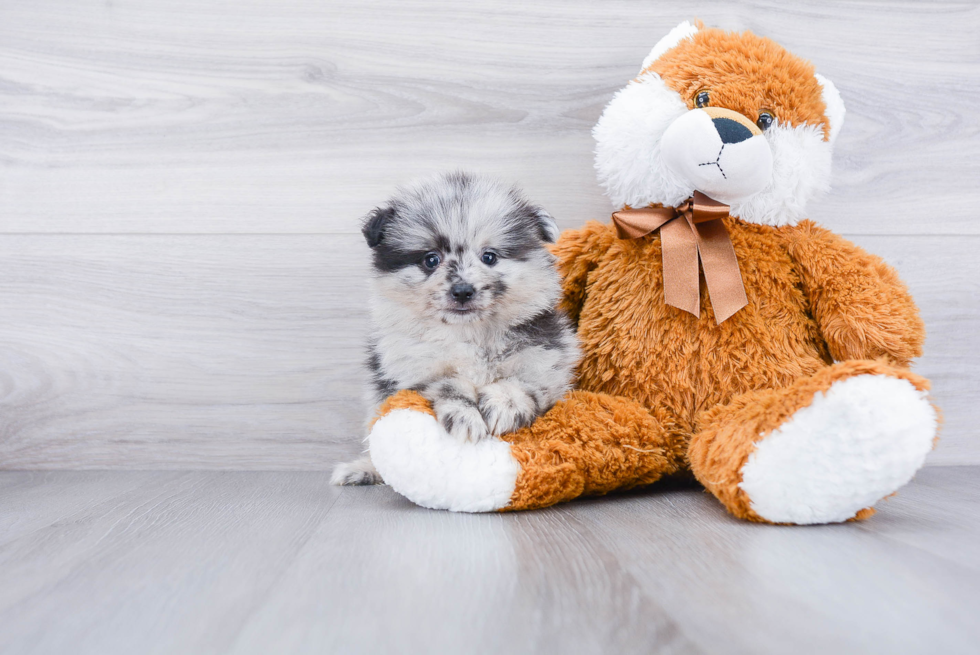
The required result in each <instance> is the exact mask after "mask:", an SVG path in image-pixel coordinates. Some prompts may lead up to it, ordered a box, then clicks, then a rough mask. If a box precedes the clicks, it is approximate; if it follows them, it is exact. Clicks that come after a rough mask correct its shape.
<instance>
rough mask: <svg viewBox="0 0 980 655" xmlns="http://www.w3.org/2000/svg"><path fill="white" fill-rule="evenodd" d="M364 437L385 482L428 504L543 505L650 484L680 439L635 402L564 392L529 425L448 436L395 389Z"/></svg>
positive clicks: (680, 453) (669, 462)
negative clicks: (476, 437)
mask: <svg viewBox="0 0 980 655" xmlns="http://www.w3.org/2000/svg"><path fill="white" fill-rule="evenodd" d="M379 414H380V418H379V419H378V420H377V422H376V423H375V424H374V426H373V427H372V430H371V434H370V436H369V437H368V439H369V443H370V450H371V457H372V459H373V460H374V463H375V466H377V468H378V471H379V472H380V473H381V476H382V477H383V478H384V480H385V482H387V483H388V484H390V485H391V486H392V487H393V488H394V489H395V491H397V492H398V493H400V494H402V495H403V496H405V497H407V498H408V499H409V500H411V501H413V502H415V503H417V504H419V505H422V506H424V507H430V508H433V509H448V510H452V511H462V512H486V511H494V510H518V509H532V508H538V507H547V506H548V505H553V504H555V503H559V502H562V501H566V500H571V499H572V498H576V497H578V496H581V495H585V494H603V493H607V492H609V491H612V490H614V489H621V488H629V487H634V486H637V485H643V484H650V483H652V482H655V481H656V480H658V479H659V478H660V477H662V476H663V475H665V474H668V473H672V472H674V471H676V470H678V468H679V467H680V465H681V462H682V460H683V458H684V456H685V454H686V446H685V442H684V441H683V440H681V439H677V438H676V437H675V436H673V435H672V434H671V433H669V432H668V431H666V430H665V429H664V428H663V425H664V424H667V423H669V421H668V420H667V419H666V418H665V417H662V420H658V418H656V417H654V416H653V415H651V414H650V413H649V412H648V411H646V410H645V409H644V408H643V407H642V406H640V405H639V404H637V403H635V402H632V401H630V400H626V399H624V398H618V397H615V396H608V395H604V394H595V393H588V392H583V391H573V392H571V393H569V394H568V395H567V396H566V397H565V398H564V399H563V400H562V401H561V402H559V403H558V404H557V405H555V407H553V408H552V409H551V410H550V411H549V412H548V413H547V414H545V415H544V416H542V417H541V418H539V419H538V420H537V421H536V422H535V423H534V424H533V425H531V426H529V427H526V428H523V429H521V430H519V431H517V432H515V433H513V434H510V435H505V436H504V438H503V439H502V440H501V439H485V440H482V441H479V442H476V443H473V442H465V441H461V440H459V439H458V438H455V437H452V436H450V435H449V434H448V433H446V431H445V430H443V428H442V426H440V425H439V423H438V422H437V421H436V420H435V416H434V415H433V413H432V410H431V408H430V407H429V406H428V403H426V402H425V400H424V399H423V398H422V397H421V396H419V395H418V394H416V393H414V392H399V393H398V394H396V395H395V396H393V397H392V398H390V399H389V400H388V401H387V402H386V403H385V405H384V406H382V408H381V410H380V412H379Z"/></svg>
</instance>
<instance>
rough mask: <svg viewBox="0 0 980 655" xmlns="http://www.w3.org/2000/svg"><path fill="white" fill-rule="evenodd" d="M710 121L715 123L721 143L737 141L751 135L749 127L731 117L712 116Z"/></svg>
mask: <svg viewBox="0 0 980 655" xmlns="http://www.w3.org/2000/svg"><path fill="white" fill-rule="evenodd" d="M711 122H712V123H714V124H715V129H716V130H718V136H720V137H721V142H722V143H739V142H740V141H745V140H746V139H748V138H749V137H751V136H752V132H751V131H750V130H749V128H747V127H745V126H744V125H742V124H741V123H739V122H738V121H734V120H732V119H731V118H712V119H711Z"/></svg>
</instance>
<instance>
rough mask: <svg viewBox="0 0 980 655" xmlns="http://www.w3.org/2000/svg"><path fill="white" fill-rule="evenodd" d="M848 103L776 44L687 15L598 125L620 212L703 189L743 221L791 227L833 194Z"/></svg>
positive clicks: (675, 200)
mask: <svg viewBox="0 0 980 655" xmlns="http://www.w3.org/2000/svg"><path fill="white" fill-rule="evenodd" d="M843 121H844V104H843V102H841V99H840V95H839V94H838V93H837V89H836V88H834V85H833V84H832V83H831V82H830V80H828V79H826V78H824V77H823V76H821V75H819V74H817V73H815V72H814V69H813V66H812V65H811V64H810V63H809V62H807V61H805V60H803V59H800V58H799V57H797V56H795V55H793V54H791V53H790V52H788V51H786V50H785V49H784V48H782V47H781V46H779V45H778V44H776V43H775V42H773V41H771V40H769V39H766V38H762V37H759V36H756V35H754V34H752V33H751V32H742V33H733V32H725V31H722V30H719V29H713V28H705V27H704V26H702V25H701V24H700V23H698V24H694V25H692V24H691V23H688V22H684V23H681V24H680V25H678V26H677V27H676V28H674V29H673V30H672V31H671V32H670V33H669V34H668V35H667V36H666V37H664V38H663V39H662V40H661V41H660V42H659V43H658V44H657V45H656V46H655V47H654V48H653V50H652V51H651V52H650V54H649V55H648V56H647V58H646V60H644V62H643V67H642V69H641V71H640V74H639V76H638V77H636V79H634V80H632V81H631V82H630V83H629V84H628V85H627V86H626V88H624V89H623V90H621V91H620V92H619V93H617V94H616V96H615V97H614V98H613V99H612V101H610V103H609V105H607V106H606V109H605V111H604V112H603V114H602V117H601V118H600V119H599V122H598V123H597V124H596V126H595V129H594V130H593V135H594V136H595V139H596V143H597V146H596V171H597V173H598V177H599V181H600V183H601V184H602V185H603V186H604V187H605V189H606V192H607V194H608V195H609V197H610V199H611V200H612V202H613V206H614V207H615V208H616V209H620V208H622V207H624V206H627V205H628V206H631V207H645V206H647V205H650V204H653V203H661V204H664V205H678V204H680V203H682V202H683V201H684V200H685V199H686V198H688V197H689V196H691V195H692V193H693V192H694V191H700V192H701V193H704V194H705V195H708V196H710V197H711V198H714V199H715V200H718V201H721V202H723V203H725V204H728V205H730V206H731V211H730V213H731V214H732V215H733V216H738V217H740V218H742V219H743V220H747V221H752V222H756V223H763V224H767V225H783V224H787V223H792V222H795V221H796V220H799V219H801V218H804V217H805V214H804V212H805V207H806V202H807V200H809V199H810V197H811V196H813V195H814V193H816V192H817V191H823V190H826V189H827V188H828V186H829V181H830V158H831V149H832V144H833V141H834V139H835V138H836V136H837V134H838V133H839V132H840V128H841V124H842V123H843Z"/></svg>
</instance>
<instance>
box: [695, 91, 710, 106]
mask: <svg viewBox="0 0 980 655" xmlns="http://www.w3.org/2000/svg"><path fill="white" fill-rule="evenodd" d="M710 100H711V94H710V93H708V92H707V91H698V94H697V95H696V96H694V106H695V107H707V106H708V101H710Z"/></svg>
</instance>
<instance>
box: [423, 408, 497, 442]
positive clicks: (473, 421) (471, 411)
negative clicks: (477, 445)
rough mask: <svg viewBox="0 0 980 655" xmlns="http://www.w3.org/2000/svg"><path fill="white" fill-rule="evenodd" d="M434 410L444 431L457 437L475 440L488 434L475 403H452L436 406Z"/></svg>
mask: <svg viewBox="0 0 980 655" xmlns="http://www.w3.org/2000/svg"><path fill="white" fill-rule="evenodd" d="M440 410H441V411H440ZM435 412H436V417H437V418H438V419H439V423H441V424H442V427H443V428H445V430H446V432H448V433H449V434H451V435H452V436H454V437H456V438H457V439H460V440H462V441H473V442H476V441H479V440H481V439H486V438H487V437H489V436H490V430H489V429H487V423H486V421H484V420H483V415H482V414H480V410H479V409H477V407H476V405H461V404H453V405H451V406H448V407H441V408H440V407H436V408H435Z"/></svg>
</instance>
